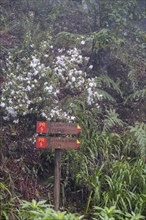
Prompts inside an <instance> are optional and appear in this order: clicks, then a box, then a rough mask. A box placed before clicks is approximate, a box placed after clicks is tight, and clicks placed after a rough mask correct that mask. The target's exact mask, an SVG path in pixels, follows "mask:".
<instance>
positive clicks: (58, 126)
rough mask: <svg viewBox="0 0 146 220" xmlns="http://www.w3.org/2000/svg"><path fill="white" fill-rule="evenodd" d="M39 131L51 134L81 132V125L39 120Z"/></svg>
mask: <svg viewBox="0 0 146 220" xmlns="http://www.w3.org/2000/svg"><path fill="white" fill-rule="evenodd" d="M37 132H39V133H50V134H79V133H80V132H81V127H80V125H79V124H76V123H62V122H43V121H38V122H37Z"/></svg>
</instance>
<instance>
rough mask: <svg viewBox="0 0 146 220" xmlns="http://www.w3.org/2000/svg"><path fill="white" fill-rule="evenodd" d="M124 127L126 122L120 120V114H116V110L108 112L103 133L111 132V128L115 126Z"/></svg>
mask: <svg viewBox="0 0 146 220" xmlns="http://www.w3.org/2000/svg"><path fill="white" fill-rule="evenodd" d="M123 125H124V122H123V121H122V120H121V119H120V118H119V115H118V113H116V111H115V109H113V110H112V109H110V110H109V111H108V112H107V115H106V117H105V120H104V126H103V131H109V130H110V129H111V128H113V127H114V126H116V127H118V126H120V127H122V126H123Z"/></svg>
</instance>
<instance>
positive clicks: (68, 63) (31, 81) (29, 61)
mask: <svg viewBox="0 0 146 220" xmlns="http://www.w3.org/2000/svg"><path fill="white" fill-rule="evenodd" d="M82 44H83V43H82ZM42 45H43V47H44V44H43V43H42V44H41V46H42ZM45 45H46V44H45ZM47 46H48V45H47ZM47 46H45V49H44V48H43V51H45V52H43V54H41V53H39V52H38V51H36V50H34V49H33V52H32V54H31V55H30V56H28V55H24V56H22V55H21V58H19V59H18V57H17V58H16V56H14V55H13V54H9V57H8V58H7V65H6V68H5V69H4V70H3V71H4V72H5V74H6V75H7V78H6V80H5V82H4V83H3V86H2V98H1V104H0V105H1V107H2V108H3V110H5V111H4V114H5V116H4V119H5V120H9V119H13V120H14V122H18V119H19V116H21V115H23V116H24V115H27V114H30V113H35V114H37V115H38V116H42V117H44V118H45V119H46V120H56V119H60V120H62V119H63V120H64V119H65V120H68V121H70V120H74V118H75V117H74V115H73V113H72V107H73V102H74V99H80V100H82V101H83V102H84V104H85V105H95V107H96V108H97V107H98V108H99V104H98V101H99V100H101V99H102V95H101V94H99V93H98V83H97V82H96V80H95V78H91V79H90V78H88V77H87V73H86V71H85V69H87V62H88V59H89V58H88V57H84V56H82V52H81V50H79V49H77V48H73V49H68V50H66V49H64V48H61V49H54V48H53V46H52V45H51V46H49V48H48V49H46V48H47ZM92 68H93V66H92V65H90V66H89V67H88V70H89V71H90V70H91V69H92ZM68 98H71V99H70V100H71V101H68Z"/></svg>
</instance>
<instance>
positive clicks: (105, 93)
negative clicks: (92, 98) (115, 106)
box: [96, 89, 115, 102]
mask: <svg viewBox="0 0 146 220" xmlns="http://www.w3.org/2000/svg"><path fill="white" fill-rule="evenodd" d="M96 91H97V92H98V93H99V94H101V95H102V98H103V99H107V100H109V101H111V102H115V99H114V98H113V97H112V96H111V95H110V94H109V93H108V92H106V91H105V90H102V89H96Z"/></svg>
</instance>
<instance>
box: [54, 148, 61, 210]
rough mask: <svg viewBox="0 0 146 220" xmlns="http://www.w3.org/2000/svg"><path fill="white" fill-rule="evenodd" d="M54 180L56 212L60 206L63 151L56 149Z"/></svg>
mask: <svg viewBox="0 0 146 220" xmlns="http://www.w3.org/2000/svg"><path fill="white" fill-rule="evenodd" d="M54 178H55V181H54V207H55V211H58V210H59V205H60V178H61V149H55V173H54Z"/></svg>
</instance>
